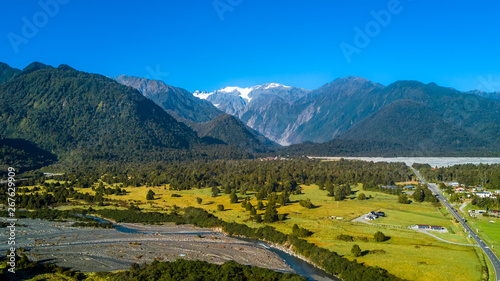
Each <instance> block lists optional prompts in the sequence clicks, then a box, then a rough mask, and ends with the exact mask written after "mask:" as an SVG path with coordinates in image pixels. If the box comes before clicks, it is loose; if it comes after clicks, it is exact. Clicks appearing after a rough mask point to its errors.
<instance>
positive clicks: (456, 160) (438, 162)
mask: <svg viewBox="0 0 500 281" xmlns="http://www.w3.org/2000/svg"><path fill="white" fill-rule="evenodd" d="M309 158H312V159H324V160H340V159H341V158H343V159H346V160H361V161H368V162H404V163H405V164H406V165H408V166H411V165H413V164H414V163H420V164H429V165H431V166H432V167H449V166H453V165H459V164H474V165H478V164H480V163H482V164H498V163H500V158H497V157H312V156H310V157H309Z"/></svg>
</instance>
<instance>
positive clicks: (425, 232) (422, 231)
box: [417, 230, 479, 247]
mask: <svg viewBox="0 0 500 281" xmlns="http://www.w3.org/2000/svg"><path fill="white" fill-rule="evenodd" d="M417 231H418V232H420V233H424V234H427V235H430V236H432V237H434V238H436V239H438V240H441V241H443V242H446V243H450V244H455V245H460V246H469V247H479V246H478V245H471V244H462V243H457V242H451V241H448V240H444V239H443V238H441V237H438V236H436V235H434V234H432V233H429V232H427V231H425V230H417Z"/></svg>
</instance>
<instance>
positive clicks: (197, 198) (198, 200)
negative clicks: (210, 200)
mask: <svg viewBox="0 0 500 281" xmlns="http://www.w3.org/2000/svg"><path fill="white" fill-rule="evenodd" d="M202 201H203V199H201V198H200V197H196V202H197V203H198V205H201V202H202Z"/></svg>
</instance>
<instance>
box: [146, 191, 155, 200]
mask: <svg viewBox="0 0 500 281" xmlns="http://www.w3.org/2000/svg"><path fill="white" fill-rule="evenodd" d="M153 199H155V193H154V192H153V191H152V190H151V189H150V190H149V191H148V194H147V195H146V200H153Z"/></svg>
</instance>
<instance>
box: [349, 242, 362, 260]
mask: <svg viewBox="0 0 500 281" xmlns="http://www.w3.org/2000/svg"><path fill="white" fill-rule="evenodd" d="M351 254H352V255H353V256H355V257H359V256H361V248H360V247H359V246H358V245H357V244H354V245H353V246H352V248H351Z"/></svg>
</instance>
